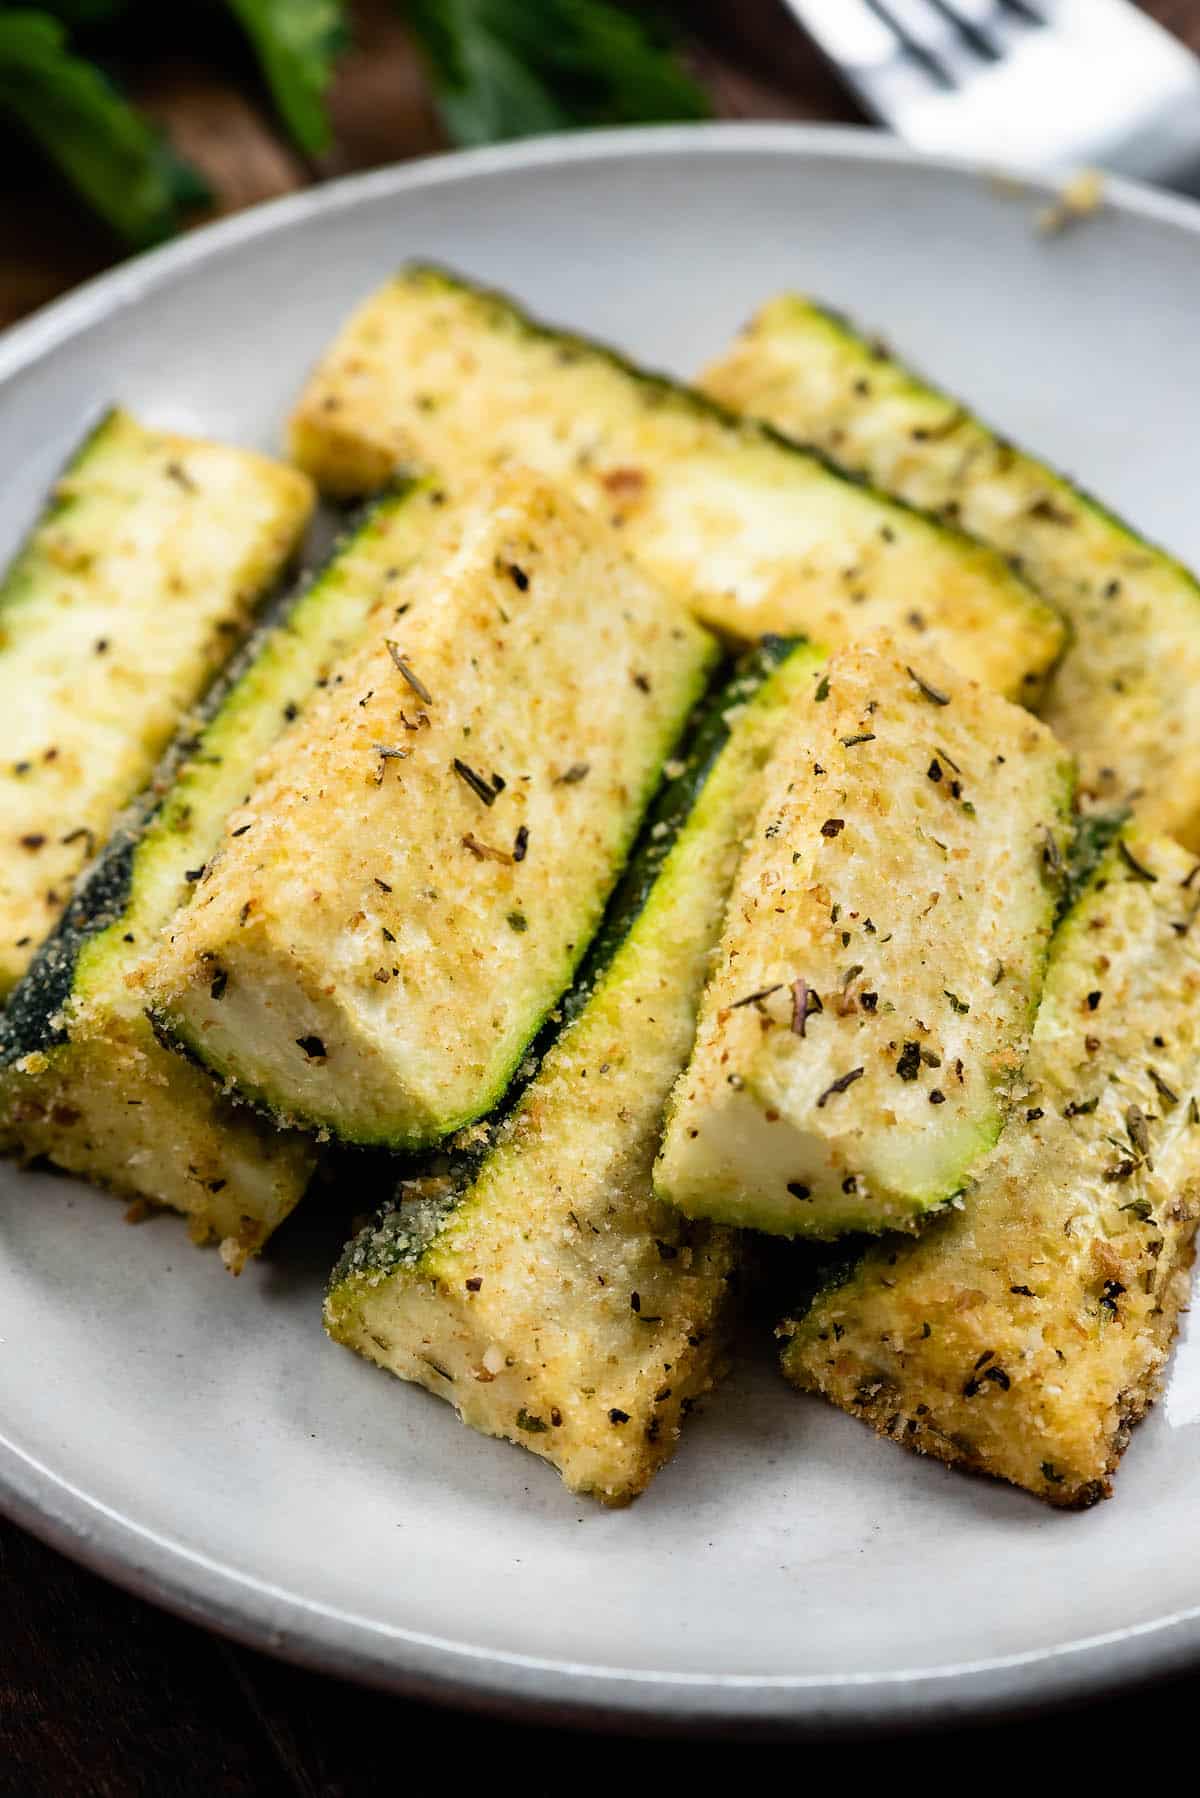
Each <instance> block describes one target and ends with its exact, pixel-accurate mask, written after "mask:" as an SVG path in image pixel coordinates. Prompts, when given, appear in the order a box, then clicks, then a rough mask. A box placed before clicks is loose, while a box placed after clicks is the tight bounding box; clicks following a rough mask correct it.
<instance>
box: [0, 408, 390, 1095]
mask: <svg viewBox="0 0 1200 1798" xmlns="http://www.w3.org/2000/svg"><path fill="white" fill-rule="evenodd" d="M102 429H103V426H102V425H98V426H97V427H96V430H95V432H93V434H92V435H93V437H95V436H96V435H97V434H98V433H99V432H100V431H101V430H102ZM89 441H90V440H89ZM85 449H86V446H85ZM83 453H85V452H84V451H81V452H80V454H81V455H82V454H83ZM411 490H412V489H411V483H406V484H400V485H397V486H396V487H395V488H394V489H393V491H392V492H391V493H390V494H388V495H382V496H380V497H379V498H378V499H376V500H375V501H373V502H371V503H370V504H368V505H365V506H364V507H362V508H361V515H360V517H359V518H358V519H357V520H356V521H355V522H354V523H352V524H351V525H349V526H348V527H347V528H346V529H345V530H344V531H343V532H342V533H341V535H340V536H339V539H338V541H337V543H336V545H335V546H334V548H333V550H332V551H331V555H330V560H331V561H333V560H336V558H337V557H338V556H339V555H340V554H341V553H343V552H344V551H345V550H346V549H347V548H348V547H349V545H350V544H351V543H352V542H353V541H354V540H355V539H356V538H358V537H359V536H361V534H363V533H364V532H366V531H367V530H368V529H369V528H370V524H371V519H372V517H373V516H374V515H375V514H376V513H377V512H379V511H380V510H381V509H386V508H388V507H390V506H391V505H392V504H394V503H396V502H397V501H398V500H401V499H403V498H404V497H406V496H407V495H408V494H409V493H410V492H411ZM59 504H60V505H64V504H69V502H68V501H61V502H59ZM323 573H324V569H322V570H321V571H319V572H318V573H317V574H316V575H315V576H314V577H313V579H312V580H311V581H309V582H307V583H305V584H304V585H303V586H302V588H301V589H300V590H299V591H297V590H295V589H288V590H286V591H282V592H278V593H276V595H275V596H274V598H273V599H272V600H271V601H270V602H268V604H267V606H266V607H265V608H264V610H263V612H262V615H261V617H260V619H259V622H258V624H257V626H256V628H255V629H254V631H253V632H252V633H251V635H250V636H249V637H248V638H247V639H246V641H245V642H244V643H243V644H242V645H241V647H240V648H239V649H238V650H237V651H236V652H235V653H234V655H233V656H232V657H231V658H230V660H229V661H228V662H227V663H226V665H225V667H224V668H223V669H222V670H221V672H220V673H219V674H218V675H217V676H216V678H215V679H214V680H213V681H212V683H211V684H210V686H209V688H208V691H207V692H206V693H205V695H204V697H203V699H202V700H201V701H200V703H199V704H198V705H197V706H196V707H195V708H194V709H193V712H192V715H191V717H190V718H189V719H188V721H187V723H186V725H185V726H184V727H183V728H182V729H181V730H180V732H179V733H178V735H177V736H176V737H175V739H174V741H173V742H172V743H171V744H170V745H169V746H168V748H167V750H166V752H165V754H164V755H163V757H162V759H161V761H160V763H159V765H158V767H157V768H156V770H155V772H154V775H153V778H152V779H151V781H150V782H149V784H148V785H147V786H146V787H145V788H144V789H143V791H142V792H141V793H140V794H139V795H138V796H137V798H136V799H135V800H134V801H133V803H132V804H131V805H130V806H129V807H128V808H127V811H126V814H125V816H124V817H123V818H122V819H121V820H120V821H119V822H118V824H117V826H116V828H115V830H114V831H113V833H112V835H111V837H110V838H109V839H108V842H107V843H106V844H105V845H104V846H103V848H102V849H101V850H100V852H99V853H98V855H97V856H96V857H95V859H94V861H93V863H92V865H91V867H90V868H89V869H88V870H87V872H86V874H85V875H84V877H83V879H82V880H81V881H80V882H79V883H78V885H77V887H76V890H75V892H74V893H73V894H72V896H71V899H70V901H69V903H68V905H67V908H66V910H65V912H64V913H63V916H62V918H61V919H60V921H59V923H58V925H57V926H56V928H55V929H54V931H53V932H52V933H51V935H50V936H49V937H48V938H47V939H46V941H45V942H44V943H43V944H42V945H41V947H40V949H39V950H38V952H37V954H36V955H35V956H34V958H33V960H32V962H31V963H30V965H29V969H28V971H27V973H26V974H25V976H24V978H23V979H22V980H21V981H19V982H18V984H17V986H16V987H15V988H14V989H13V992H12V994H11V996H10V998H9V1001H8V1004H7V1006H6V1007H5V1009H4V1011H3V1013H0V1068H4V1067H11V1066H12V1065H13V1063H14V1062H16V1061H18V1060H20V1059H21V1058H22V1057H23V1056H25V1055H32V1054H36V1053H38V1052H39V1051H40V1052H45V1051H46V1050H49V1049H53V1048H56V1047H58V1046H59V1045H60V1044H62V1043H65V1042H67V1041H68V1038H69V1030H68V1028H67V1019H66V1008H67V1007H68V1005H69V1003H70V1001H71V998H72V996H73V994H74V990H75V984H76V976H77V972H78V968H79V960H80V957H81V955H82V954H83V952H84V949H85V947H86V945H87V944H88V943H89V942H90V941H91V940H92V939H93V938H94V937H97V936H99V935H101V934H102V933H104V932H106V931H110V930H113V931H115V930H116V928H117V926H118V925H119V924H120V923H121V922H122V921H123V920H124V918H125V915H126V913H127V911H128V909H129V904H130V900H131V898H132V896H133V891H134V878H135V870H136V865H137V858H138V851H139V849H140V847H141V845H142V844H143V843H144V842H145V840H146V837H147V833H148V832H149V831H150V830H151V827H152V826H153V825H154V823H155V821H156V820H161V819H162V818H163V814H164V813H165V812H166V811H167V809H168V808H169V807H170V806H171V805H172V803H173V802H174V799H175V797H176V783H177V781H178V778H179V776H180V774H181V772H182V771H183V770H184V769H185V768H186V767H187V766H188V765H189V764H192V763H194V762H195V760H196V758H197V757H199V758H200V760H203V757H204V753H205V737H206V734H207V732H208V729H209V726H211V725H212V724H214V723H215V722H216V720H217V719H218V718H220V716H221V714H222V712H223V711H224V710H225V707H226V706H227V704H228V703H229V701H230V699H231V698H233V697H234V696H235V695H236V694H237V693H238V691H239V689H240V687H241V685H242V682H243V680H244V678H245V676H246V675H247V674H248V673H249V672H250V671H251V670H252V669H254V668H255V667H256V666H257V665H258V663H259V661H260V659H261V657H262V654H263V651H264V650H265V649H266V648H267V646H268V645H269V644H270V642H271V640H272V638H273V637H274V634H275V632H276V631H277V630H284V629H287V628H288V626H289V621H290V620H291V618H292V616H293V614H295V613H296V612H297V611H298V609H299V608H300V607H302V606H304V605H305V604H306V603H311V600H310V597H309V596H310V595H311V593H312V591H313V589H314V588H316V587H318V586H319V584H320V581H321V578H322V575H323ZM301 697H302V695H297V696H296V697H295V698H293V699H291V700H287V701H285V705H286V706H287V707H288V708H289V710H290V708H292V707H294V708H295V714H293V715H298V712H299V704H300V699H301ZM291 721H292V716H290V715H285V714H284V713H281V715H280V719H279V728H280V730H282V729H283V728H284V726H285V725H286V724H288V723H290V722H291ZM221 821H223V820H221ZM201 871H202V870H197V878H199V873H200V872H201ZM194 884H195V883H194V882H192V881H185V883H184V887H185V891H186V888H187V887H190V886H192V885H194Z"/></svg>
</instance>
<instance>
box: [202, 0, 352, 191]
mask: <svg viewBox="0 0 1200 1798" xmlns="http://www.w3.org/2000/svg"><path fill="white" fill-rule="evenodd" d="M226 5H227V6H228V7H229V10H230V12H231V13H232V14H233V15H234V17H235V18H236V19H237V21H238V23H239V24H240V25H241V27H242V29H243V30H244V31H245V33H246V36H247V37H248V38H249V39H250V42H251V43H252V44H253V46H254V53H255V55H256V56H257V57H258V61H259V65H260V66H261V68H262V72H263V75H264V77H265V78H266V82H267V86H268V87H269V88H270V90H271V97H272V98H273V100H274V101H275V105H276V107H277V108H278V110H279V116H280V117H281V118H282V120H283V122H284V124H285V125H286V126H287V129H288V131H289V133H290V135H291V137H292V139H293V140H294V142H295V143H296V144H297V145H298V146H299V147H300V149H301V150H303V151H304V152H305V153H306V154H307V155H309V156H315V155H317V154H318V153H319V152H320V151H321V150H326V149H328V148H329V143H330V138H331V135H332V134H331V131H330V127H329V114H328V112H327V111H326V108H325V95H326V93H327V92H328V89H329V84H330V82H331V81H332V79H333V71H334V67H335V65H336V63H337V59H338V57H339V56H340V55H341V53H342V51H343V50H344V49H345V47H346V44H347V43H348V41H349V32H348V30H347V26H346V13H345V8H344V6H343V5H342V3H341V0H226Z"/></svg>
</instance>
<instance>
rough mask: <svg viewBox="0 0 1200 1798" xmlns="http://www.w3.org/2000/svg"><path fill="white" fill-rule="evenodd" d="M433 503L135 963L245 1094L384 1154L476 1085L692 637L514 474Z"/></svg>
mask: <svg viewBox="0 0 1200 1798" xmlns="http://www.w3.org/2000/svg"><path fill="white" fill-rule="evenodd" d="M448 511H449V516H448V520H447V529H446V531H445V533H444V534H443V535H442V536H440V537H439V540H438V544H437V547H436V548H435V547H432V546H431V548H430V549H429V550H428V552H427V554H426V556H425V557H424V559H423V561H422V563H421V564H420V565H419V566H418V567H417V569H416V570H415V571H414V573H413V574H412V576H411V577H410V578H409V580H408V581H407V582H406V583H404V584H403V588H402V589H401V586H400V585H397V588H396V591H395V595H394V599H395V606H394V618H393V621H392V622H391V623H390V624H389V625H388V627H387V628H385V629H380V630H379V631H378V632H377V633H376V632H372V633H370V634H369V635H368V636H367V637H366V638H364V641H363V642H362V644H361V645H360V647H359V649H358V650H357V651H356V653H355V654H354V655H352V656H351V657H349V658H348V659H347V661H346V662H345V664H344V665H343V666H342V668H341V669H340V670H339V677H338V681H337V683H336V684H335V685H332V686H331V687H330V688H329V690H328V691H327V692H326V694H325V695H324V696H323V697H322V699H321V700H320V701H319V702H317V703H315V704H314V705H313V706H312V707H311V708H310V710H309V713H308V716H307V718H306V720H305V722H304V723H303V724H301V725H300V726H299V727H298V730H297V732H295V733H294V734H293V736H292V737H291V739H290V740H289V743H288V745H287V753H286V755H285V756H283V757H281V758H279V759H278V760H277V763H276V765H275V767H274V768H273V769H272V770H270V771H269V772H268V773H267V775H266V778H265V779H263V780H262V781H261V782H260V783H259V784H258V785H257V786H256V787H255V789H254V790H253V792H252V793H251V795H250V798H249V800H248V802H247V804H246V805H245V806H244V807H243V808H242V809H241V810H240V811H239V812H238V813H237V814H236V815H235V818H234V819H233V820H232V822H233V824H234V828H235V831H236V833H237V834H236V836H235V835H233V834H231V835H230V837H229V838H228V839H227V841H226V844H225V846H224V848H223V850H222V853H221V855H220V857H219V858H218V859H217V860H215V861H214V862H213V863H211V864H210V868H209V871H208V873H207V874H206V875H205V878H204V880H203V882H202V883H201V885H200V887H199V889H198V892H197V895H196V897H195V899H194V900H193V901H192V903H191V904H190V905H189V906H188V907H187V909H186V910H185V911H183V912H182V913H181V914H180V916H179V918H178V920H177V923H176V927H175V929H174V931H173V933H172V940H171V943H170V946H169V947H168V948H166V949H164V951H163V954H162V956H161V959H160V961H159V963H158V964H157V966H156V968H155V970H154V973H153V976H152V980H151V985H152V988H153V992H154V1002H155V1006H156V1011H157V1015H158V1017H159V1019H160V1020H161V1022H162V1024H163V1025H164V1026H165V1028H166V1029H167V1030H169V1031H170V1032H172V1033H173V1034H175V1035H177V1036H178V1037H179V1038H180V1039H181V1040H182V1041H183V1042H184V1043H185V1044H186V1045H187V1046H188V1048H189V1049H190V1050H191V1051H192V1052H193V1053H194V1054H195V1055H196V1056H198V1057H199V1058H200V1059H201V1060H202V1061H203V1062H204V1063H205V1064H206V1065H207V1066H208V1067H210V1068H212V1069H215V1070H216V1071H217V1072H219V1073H220V1074H221V1076H222V1077H223V1078H226V1079H228V1080H230V1081H231V1082H232V1083H233V1084H234V1085H235V1087H236V1088H237V1090H239V1091H240V1092H242V1093H243V1094H244V1095H245V1096H246V1097H248V1098H250V1099H252V1100H253V1101H254V1102H255V1103H257V1104H259V1105H262V1106H264V1107H266V1108H267V1109H269V1111H270V1112H271V1113H272V1114H273V1115H274V1116H276V1117H277V1118H279V1119H280V1120H284V1121H289V1122H302V1123H305V1124H309V1125H314V1126H316V1127H318V1128H321V1129H324V1130H327V1131H329V1132H330V1134H331V1135H334V1136H336V1137H338V1138H339V1139H341V1140H343V1141H347V1142H355V1143H360V1144H370V1145H375V1146H380V1147H387V1148H402V1149H415V1148H420V1147H424V1146H427V1145H429V1144H431V1143H434V1142H438V1141H440V1140H441V1139H442V1138H443V1137H445V1136H447V1135H449V1134H450V1133H451V1132H452V1131H454V1130H456V1129H458V1128H460V1127H461V1126H462V1125H464V1124H467V1123H469V1122H471V1121H472V1120H473V1119H475V1118H478V1117H480V1116H481V1115H483V1114H484V1113H485V1112H487V1111H490V1110H491V1109H492V1107H493V1106H494V1105H495V1104H496V1102H497V1101H498V1100H499V1098H500V1096H501V1095H502V1093H503V1091H504V1088H505V1087H506V1086H507V1084H508V1082H509V1079H510V1078H511V1076H512V1074H513V1072H514V1070H515V1068H516V1067H517V1066H518V1065H519V1063H520V1061H521V1059H522V1057H523V1056H524V1054H525V1051H526V1048H527V1047H528V1044H529V1042H530V1040H531V1039H532V1037H533V1036H534V1035H535V1033H536V1031H537V1029H538V1027H539V1025H540V1023H541V1021H542V1019H543V1017H544V1016H545V1014H546V1012H547V1011H548V1010H549V1009H550V1008H551V1007H552V1006H553V1005H554V1003H555V1001H556V1000H557V999H558V997H559V995H560V994H561V993H562V992H563V990H564V988H565V987H566V986H568V985H569V983H570V979H571V975H572V973H573V971H574V968H575V966H576V965H577V963H578V961H579V960H580V959H581V957H582V955H583V953H584V951H585V949H586V947H587V944H588V940H589V938H590V937H591V935H592V933H593V932H594V930H595V929H596V926H597V925H598V923H599V921H600V916H601V914H602V912H603V909H604V904H605V901H606V899H607V897H608V894H609V891H610V890H611V888H612V886H613V884H614V882H615V881H616V879H617V876H618V874H619V872H620V868H621V865H622V863H623V861H624V859H625V856H626V853H627V851H628V848H629V844H630V841H631V839H632V837H633V835H634V833H635V832H636V829H637V824H638V820H639V818H640V816H641V813H642V811H643V810H644V808H645V805H646V803H647V802H648V800H649V798H650V796H651V793H652V792H653V790H654V788H655V786H656V785H657V783H658V779H659V773H660V770H661V767H662V763H663V761H664V760H665V758H666V757H667V755H668V754H669V752H670V749H671V746H672V744H673V743H674V742H675V740H676V738H677V736H678V733H679V730H680V728H681V727H682V724H683V721H684V719H685V718H686V716H687V714H688V712H689V711H690V710H691V707H692V705H693V703H694V702H695V699H696V697H697V695H698V693H699V692H700V691H701V690H702V689H703V686H704V683H705V679H706V675H707V670H708V668H709V666H710V665H711V662H712V659H713V656H714V654H715V644H714V642H713V639H712V638H711V637H710V636H709V634H708V632H707V631H704V630H703V629H702V628H701V627H700V626H699V625H697V624H696V623H695V622H694V620H693V619H692V618H691V617H690V616H689V615H688V614H687V613H686V612H684V611H682V610H681V609H680V608H679V606H678V605H677V604H676V603H675V602H674V601H673V600H671V599H669V598H667V597H666V596H664V595H661V594H659V593H658V591H657V590H656V589H655V588H653V587H651V586H650V585H649V584H648V583H647V582H646V581H645V580H644V578H643V577H642V576H641V575H640V574H639V573H638V572H637V570H636V569H635V568H634V567H633V565H632V564H631V563H629V562H628V561H627V560H626V558H625V557H624V556H623V554H622V553H621V550H620V544H619V542H618V541H617V540H616V539H615V538H614V537H612V535H611V534H610V533H609V532H608V530H607V529H606V528H605V527H603V526H601V525H598V524H597V522H596V521H595V520H594V519H592V518H590V517H589V516H588V515H587V514H585V513H583V512H581V511H580V509H579V508H578V507H576V506H574V505H573V504H572V503H571V502H570V501H569V500H566V499H564V498H563V496H561V495H560V494H558V493H557V492H555V490H554V489H552V488H550V487H548V486H547V485H546V484H545V483H543V482H542V481H540V480H539V479H537V478H536V477H533V476H531V475H529V474H527V473H525V472H524V471H518V470H510V471H508V472H507V473H506V474H505V475H503V476H501V477H499V478H498V479H497V480H496V481H494V482H491V483H489V484H488V485H487V486H486V488H485V489H484V490H483V491H482V492H481V494H480V495H479V496H478V498H476V499H474V500H472V501H470V502H469V503H466V504H464V505H463V506H462V507H461V508H449V509H448ZM597 594H603V595H604V597H605V600H606V602H607V603H606V604H605V605H604V606H597V604H596V595H597Z"/></svg>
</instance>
